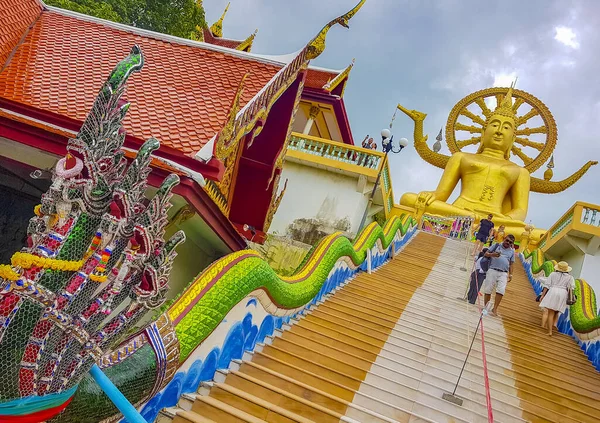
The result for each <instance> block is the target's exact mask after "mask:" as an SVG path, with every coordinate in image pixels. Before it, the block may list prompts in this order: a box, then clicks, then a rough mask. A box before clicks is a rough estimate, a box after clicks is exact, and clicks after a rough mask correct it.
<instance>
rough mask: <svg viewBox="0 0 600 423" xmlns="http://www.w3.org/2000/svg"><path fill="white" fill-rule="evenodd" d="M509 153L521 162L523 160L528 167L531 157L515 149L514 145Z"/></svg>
mask: <svg viewBox="0 0 600 423" xmlns="http://www.w3.org/2000/svg"><path fill="white" fill-rule="evenodd" d="M510 151H512V152H513V153H515V155H516V156H517V157H518V158H520V159H521V160H523V163H525V165H528V164H529V163H531V161H532V160H533V159H532V158H531V157H529V156H528V155H527V154H525V153H523V150H521V149H520V148H519V147H517V146H516V145H513V146H512V148H511V149H510Z"/></svg>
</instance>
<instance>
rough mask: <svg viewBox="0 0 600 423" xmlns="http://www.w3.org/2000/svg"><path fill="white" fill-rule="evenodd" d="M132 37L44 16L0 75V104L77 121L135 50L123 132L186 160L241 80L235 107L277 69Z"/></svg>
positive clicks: (215, 125)
mask: <svg viewBox="0 0 600 423" xmlns="http://www.w3.org/2000/svg"><path fill="white" fill-rule="evenodd" d="M7 1H11V0H0V10H2V6H3V4H4V3H6V2H7ZM12 2H15V3H17V1H16V0H12ZM132 31H133V30H132ZM132 31H129V30H125V29H118V28H115V27H114V26H109V25H106V24H104V23H101V22H96V21H93V20H87V19H86V20H84V19H81V18H77V17H73V16H70V15H67V14H63V13H59V12H55V11H44V12H43V13H42V14H41V17H40V18H39V19H38V20H37V22H35V24H34V26H33V28H32V29H31V30H30V31H29V32H28V33H27V35H26V37H25V39H24V41H23V43H22V44H21V45H20V46H18V48H17V49H16V50H15V51H14V55H13V57H12V58H11V59H10V61H9V62H8V64H7V66H6V68H5V69H4V70H3V71H2V72H1V73H0V98H5V99H8V100H12V101H15V102H18V103H21V104H24V105H26V106H31V107H34V108H37V109H41V110H44V111H49V112H53V113H56V114H59V115H62V116H66V117H69V118H72V119H76V120H79V121H83V119H84V118H85V116H86V114H87V113H88V111H89V110H90V108H91V106H92V103H93V101H94V98H95V96H96V94H97V92H98V89H99V88H100V86H101V85H102V83H103V82H104V80H105V79H106V77H107V76H108V75H109V73H110V71H111V70H112V68H113V67H114V66H115V64H116V63H117V62H118V61H119V60H121V59H122V58H124V57H125V56H126V55H127V54H128V53H129V50H130V48H131V47H132V46H133V45H134V44H138V45H139V46H140V47H141V48H142V50H143V52H144V55H145V58H146V64H145V66H144V69H143V70H142V71H141V72H140V73H138V74H135V75H133V76H132V77H131V79H130V80H129V84H128V91H127V93H126V94H125V98H126V99H127V100H128V101H130V102H131V103H132V107H131V108H130V109H129V112H128V114H127V117H126V119H125V128H126V129H127V131H128V133H129V134H131V135H133V136H135V137H137V138H140V139H143V140H145V139H147V138H149V137H150V136H155V137H156V138H158V139H159V140H160V141H161V143H162V145H165V146H168V147H172V148H174V149H177V150H179V151H181V152H183V153H185V154H187V155H192V154H194V153H195V152H197V151H198V150H199V149H200V148H201V147H202V146H203V145H204V144H205V143H206V142H207V141H208V140H210V138H211V137H212V136H213V135H215V134H216V133H217V132H218V131H219V130H220V129H221V127H222V126H223V124H224V123H225V121H226V119H227V113H228V111H229V108H230V105H231V102H232V99H233V97H234V95H235V93H236V90H237V88H238V85H239V82H240V80H241V79H242V76H243V75H244V74H245V73H247V72H250V75H249V77H248V78H247V79H246V83H245V85H244V87H245V90H244V95H243V97H242V102H241V104H242V106H243V105H244V104H246V103H247V102H248V101H249V100H250V99H251V98H252V97H253V96H254V95H255V94H256V93H257V92H258V91H259V90H260V89H261V88H263V87H264V85H265V84H266V83H267V82H268V81H269V80H270V79H271V78H272V77H273V76H274V75H275V73H277V71H278V70H279V69H280V68H281V66H277V65H275V64H269V63H264V62H261V61H259V60H256V59H253V58H251V57H248V58H244V57H239V56H236V55H234V54H226V53H223V52H219V51H213V50H210V49H208V48H203V47H202V46H201V45H198V46H190V45H187V44H183V43H178V42H176V41H172V42H171V41H167V39H168V38H165V39H162V38H159V37H158V36H157V37H150V36H143V35H139V34H136V33H134V32H132Z"/></svg>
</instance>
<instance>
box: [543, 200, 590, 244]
mask: <svg viewBox="0 0 600 423" xmlns="http://www.w3.org/2000/svg"><path fill="white" fill-rule="evenodd" d="M584 208H589V209H595V210H599V211H600V206H599V205H597V204H592V203H587V202H584V201H577V202H576V203H575V204H573V206H571V207H570V208H569V210H567V211H566V212H565V213H564V214H563V215H562V216H561V217H560V218H559V219H558V220H557V221H556V223H555V224H554V225H552V227H551V228H550V229H548V230H547V231H546V234H545V235H544V237H543V238H542V239H540V243H541V242H542V241H543V240H544V239H545V240H546V244H545V245H544V246H543V247H542V248H541V250H542V251H543V252H544V253H546V252H547V251H548V250H549V249H550V248H551V247H552V246H554V245H556V243H557V242H558V241H560V240H561V239H562V238H564V236H565V235H568V234H569V232H570V231H572V230H576V231H580V232H583V233H586V234H590V235H592V236H600V227H598V226H592V225H588V224H586V223H583V222H582V221H581V219H582V217H583V209H584ZM571 213H573V219H572V220H571V222H570V223H569V224H568V225H567V226H565V227H564V228H563V230H562V231H560V233H559V234H558V235H557V236H555V237H554V238H552V231H554V229H555V228H557V226H558V225H559V224H560V223H561V222H562V221H563V220H564V219H565V218H567V216H568V215H569V214H571ZM538 245H539V244H538Z"/></svg>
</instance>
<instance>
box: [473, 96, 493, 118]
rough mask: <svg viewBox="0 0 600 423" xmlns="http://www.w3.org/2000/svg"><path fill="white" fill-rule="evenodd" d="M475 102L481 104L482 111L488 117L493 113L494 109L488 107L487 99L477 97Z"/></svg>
mask: <svg viewBox="0 0 600 423" xmlns="http://www.w3.org/2000/svg"><path fill="white" fill-rule="evenodd" d="M475 104H477V105H478V106H479V108H480V109H481V112H482V113H483V115H484V116H485V117H486V118H489V117H490V116H491V115H492V111H491V110H490V109H489V108H488V106H487V104H485V100H484V99H483V98H482V97H480V98H476V99H475Z"/></svg>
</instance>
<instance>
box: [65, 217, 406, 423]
mask: <svg viewBox="0 0 600 423" xmlns="http://www.w3.org/2000/svg"><path fill="white" fill-rule="evenodd" d="M416 226H417V222H416V220H414V219H413V218H412V217H410V216H403V217H402V218H399V217H397V216H394V217H392V218H391V219H390V220H388V221H387V222H386V224H385V226H384V227H383V228H382V227H381V226H379V225H378V224H377V223H372V224H370V225H369V226H367V227H366V228H365V229H364V230H363V231H362V232H361V233H360V234H359V236H358V237H357V239H356V240H355V242H354V243H352V242H351V241H350V240H348V239H347V238H345V237H344V236H342V235H341V233H337V234H333V235H330V236H328V237H326V238H324V239H323V240H322V241H321V242H320V243H318V244H317V245H315V246H314V247H313V249H312V250H311V252H309V254H308V255H307V256H306V258H305V260H304V262H303V263H302V264H301V265H300V266H299V267H298V269H297V271H296V272H295V274H294V275H293V276H289V277H280V276H278V275H277V274H276V273H275V271H274V270H273V269H271V267H270V266H269V265H268V264H267V262H266V261H265V260H264V259H263V258H262V257H261V256H260V255H259V254H258V253H257V252H255V251H252V250H244V251H238V252H235V253H232V254H229V255H227V256H225V257H223V258H221V259H219V260H217V261H216V262H214V263H213V264H212V265H211V266H209V267H208V268H207V269H206V270H205V271H204V272H202V273H201V274H200V275H198V276H197V277H196V279H194V280H193V281H192V282H191V284H190V285H189V286H188V287H187V288H186V289H185V291H184V292H183V293H182V294H181V295H180V296H179V298H178V299H177V300H176V301H175V303H173V305H172V306H171V307H170V309H169V310H168V311H167V312H165V313H164V314H163V315H161V316H160V317H159V319H158V322H157V326H158V327H159V332H160V331H162V332H163V333H164V334H165V335H168V337H169V338H167V337H166V336H163V338H162V341H159V343H160V342H162V344H164V345H167V344H169V342H170V343H171V345H172V344H173V339H176V340H177V345H178V348H179V349H178V350H177V352H176V353H177V359H178V365H182V364H184V363H185V362H186V360H188V359H190V358H191V357H192V353H193V351H194V350H196V349H197V348H198V347H199V346H201V345H203V342H204V341H205V340H206V339H207V338H208V337H209V335H210V334H211V333H213V332H214V331H215V330H216V329H217V327H218V326H219V325H220V324H221V323H223V322H224V319H225V317H226V316H227V314H228V313H229V312H230V311H231V310H232V309H233V308H234V307H235V306H236V305H237V304H239V303H241V302H242V301H243V300H244V299H245V298H247V297H249V296H250V297H253V300H251V301H256V302H260V303H261V305H262V306H263V308H264V309H265V310H266V311H267V313H269V315H270V316H272V319H273V322H277V321H279V319H282V321H284V322H285V321H286V320H287V319H289V317H290V316H293V315H295V314H296V313H299V312H302V310H303V309H304V308H305V307H307V306H309V305H311V304H314V303H315V302H316V301H318V300H319V299H321V298H322V296H323V295H325V294H326V293H328V292H330V291H331V290H333V289H334V288H335V287H336V286H338V285H339V284H340V283H342V282H344V281H346V280H348V279H349V278H351V277H353V275H354V274H355V273H356V272H358V271H361V270H366V266H367V260H366V257H367V254H368V251H371V253H372V256H371V257H372V259H371V263H372V266H373V267H378V266H380V265H382V264H383V263H384V262H385V261H386V260H388V259H389V256H390V251H391V250H392V248H395V250H396V251H398V250H399V249H400V248H401V246H402V245H403V243H404V242H406V241H407V239H409V238H410V237H411V236H412V234H413V233H414V232H415V230H416ZM392 244H394V247H392ZM161 321H162V322H168V324H167V327H168V328H171V329H170V330H164V329H160V327H161V324H160V323H159V322H161ZM153 325H154V323H152V324H150V325H149V326H148V327H147V328H146V329H144V331H142V332H139V333H137V334H134V335H132V336H131V337H130V338H129V341H127V342H124V343H123V344H121V345H120V346H119V347H116V348H115V349H114V350H112V352H110V353H107V354H105V356H104V358H105V359H104V360H103V361H102V370H103V371H104V372H105V373H106V374H107V376H109V377H110V378H111V380H112V381H113V382H114V383H115V385H116V386H117V387H118V388H119V389H120V390H121V391H122V392H123V393H124V394H125V396H126V397H127V399H128V400H129V401H131V403H132V404H135V405H136V406H139V405H142V404H143V403H145V402H147V404H146V405H145V406H144V407H143V412H142V413H143V415H144V417H146V418H147V419H149V420H150V419H151V418H154V417H155V416H156V414H157V413H158V411H159V410H160V409H161V408H163V407H168V406H173V405H175V404H176V403H177V399H178V398H179V396H180V395H181V393H183V392H193V391H194V390H195V389H197V387H198V384H197V383H196V382H198V380H200V381H202V380H210V379H212V377H213V375H214V371H215V369H217V368H223V367H227V364H229V361H230V360H231V359H232V358H238V355H237V354H233V353H232V354H227V355H224V351H225V350H226V349H225V348H224V347H223V346H218V348H216V349H214V350H213V351H212V353H211V354H209V355H208V356H207V357H205V358H204V360H203V361H202V362H201V363H196V364H194V365H192V368H191V369H188V370H187V371H186V372H185V373H182V372H181V371H177V370H176V367H177V366H176V365H171V367H170V368H169V367H168V366H167V369H166V370H163V369H164V368H165V367H164V364H163V362H161V358H160V357H161V356H164V354H165V352H164V351H162V350H163V347H162V346H160V345H159V347H158V348H157V349H158V350H159V352H158V353H157V352H156V351H155V349H154V348H153V345H156V344H157V341H156V340H151V339H150V338H151V337H153V336H155V335H156V330H155V329H154V328H153ZM268 329H269V328H268V327H267V328H265V329H261V331H262V332H263V333H266V334H267V335H268V334H270V333H272V330H273V329H269V330H268ZM150 331H152V332H153V333H152V334H150V336H145V334H147V333H149V332H150ZM261 331H259V333H261ZM265 336H266V335H265ZM236 337H237V335H236ZM144 338H145V339H146V340H145V341H144V342H145V343H144V344H143V345H142V344H140V343H139V341H140V340H142V339H144ZM259 339H260V337H259ZM263 339H264V338H263ZM133 341H135V345H134V343H133ZM246 341H247V345H248V346H249V347H250V346H251V347H252V348H253V346H254V344H253V343H252V342H251V341H250V340H247V339H246V337H244V343H243V344H244V345H246ZM236 345H237V344H236ZM155 348H156V347H155ZM134 349H135V351H134ZM165 350H166V355H167V357H169V355H171V356H174V355H175V353H174V351H173V350H172V349H171V352H169V348H168V346H167V347H166V348H165ZM236 351H237V350H236ZM117 352H121V354H120V355H119V354H117ZM128 352H129V353H128ZM194 361H195V362H196V359H194ZM168 362H169V363H172V361H168ZM223 363H225V364H223ZM198 378H199V379H198ZM195 383H196V384H195ZM198 383H199V382H198ZM194 384H195V385H194ZM159 386H160V392H159V393H158V394H156V395H155V394H154V393H155V392H157V387H159ZM113 417H114V418H116V419H118V411H117V410H116V408H115V407H114V406H113V405H112V403H111V402H110V401H109V399H108V398H107V397H106V396H105V395H104V394H103V393H102V392H101V391H99V389H98V387H97V386H96V385H95V383H94V381H93V380H92V379H91V377H89V376H86V377H84V379H83V380H82V381H81V383H80V384H79V389H78V390H77V393H76V394H75V396H74V398H73V402H72V403H71V405H70V406H69V407H67V408H66V409H65V411H64V412H63V413H62V414H61V415H60V416H59V417H58V418H57V419H55V420H54V422H61V423H62V422H65V423H67V422H73V421H78V422H79V421H81V422H87V421H89V422H97V421H102V420H104V419H109V420H107V421H113V420H114V419H113Z"/></svg>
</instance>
